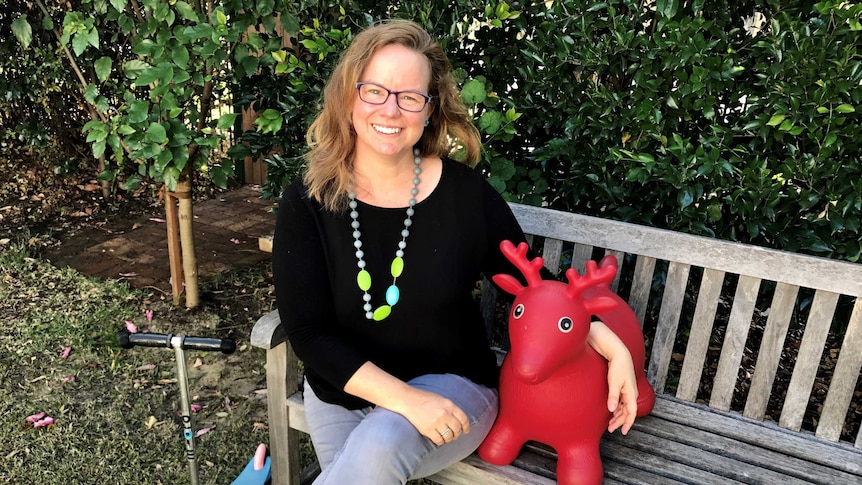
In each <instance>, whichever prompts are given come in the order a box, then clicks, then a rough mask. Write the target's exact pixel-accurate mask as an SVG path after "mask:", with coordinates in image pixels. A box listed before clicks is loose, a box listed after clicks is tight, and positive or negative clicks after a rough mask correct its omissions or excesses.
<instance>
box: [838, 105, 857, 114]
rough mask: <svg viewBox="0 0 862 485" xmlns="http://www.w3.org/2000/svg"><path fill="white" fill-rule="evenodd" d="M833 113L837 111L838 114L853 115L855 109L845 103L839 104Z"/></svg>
mask: <svg viewBox="0 0 862 485" xmlns="http://www.w3.org/2000/svg"><path fill="white" fill-rule="evenodd" d="M835 111H837V112H839V113H845V114H846V113H855V112H856V108H854V107H853V105H850V104H846V103H845V104H839V105H838V106H837V107H836V108H835Z"/></svg>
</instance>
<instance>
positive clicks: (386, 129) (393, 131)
mask: <svg viewBox="0 0 862 485" xmlns="http://www.w3.org/2000/svg"><path fill="white" fill-rule="evenodd" d="M371 126H372V127H373V128H374V131H376V132H378V133H383V134H384V135H394V134H396V133H398V132H400V131H401V128H393V127H390V126H380V125H371Z"/></svg>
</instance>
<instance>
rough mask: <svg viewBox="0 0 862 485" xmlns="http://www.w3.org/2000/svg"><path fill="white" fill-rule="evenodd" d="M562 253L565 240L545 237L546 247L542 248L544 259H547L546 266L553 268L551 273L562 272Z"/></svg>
mask: <svg viewBox="0 0 862 485" xmlns="http://www.w3.org/2000/svg"><path fill="white" fill-rule="evenodd" d="M562 255H563V241H560V240H559V239H550V238H549V239H545V247H544V248H542V259H543V260H544V261H545V267H546V268H548V269H549V270H551V273H554V274H557V273H559V272H560V260H561V259H562Z"/></svg>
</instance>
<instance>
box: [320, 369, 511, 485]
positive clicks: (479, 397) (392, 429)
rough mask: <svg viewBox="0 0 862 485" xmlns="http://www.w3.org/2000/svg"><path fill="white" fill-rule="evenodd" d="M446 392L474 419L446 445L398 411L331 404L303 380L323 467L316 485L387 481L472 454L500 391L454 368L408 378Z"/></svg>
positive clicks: (380, 484) (491, 421)
mask: <svg viewBox="0 0 862 485" xmlns="http://www.w3.org/2000/svg"><path fill="white" fill-rule="evenodd" d="M408 383H409V384H410V385H411V386H414V387H417V388H420V389H424V390H427V391H430V392H434V393H437V394H439V395H441V396H444V397H446V398H448V399H450V400H452V402H454V403H455V404H456V405H457V406H458V407H460V408H461V409H462V410H463V411H464V412H465V413H466V414H467V417H468V418H469V419H470V433H469V434H465V435H461V437H460V438H458V439H457V440H455V441H451V442H449V443H446V444H444V445H442V446H437V445H435V444H434V443H433V442H432V441H431V440H429V439H428V438H426V437H425V436H422V435H421V434H420V433H419V431H417V430H416V428H414V427H413V425H412V424H410V422H409V421H407V419H406V418H404V417H403V416H401V415H400V414H397V413H394V412H392V411H389V410H387V409H383V408H377V407H367V408H363V409H356V410H350V409H345V408H344V407H342V406H338V405H335V404H328V403H325V402H323V401H321V400H320V399H318V398H317V396H316V395H315V394H314V391H313V390H312V389H311V387H310V386H309V385H308V381H306V382H305V386H304V387H305V391H304V393H305V416H306V420H307V422H308V427H309V431H310V433H311V442H312V444H313V445H314V451H315V453H317V459H318V460H319V462H320V467H321V469H322V470H323V472H322V473H321V475H320V476H319V477H318V478H317V480H315V481H314V485H325V484H331V485H345V484H351V485H388V484H393V485H394V484H403V483H406V482H407V481H408V480H413V479H416V478H422V477H427V476H429V475H432V474H434V473H436V472H438V471H440V470H442V469H444V468H446V467H447V466H449V465H451V464H452V463H455V462H457V461H460V460H462V459H464V458H466V457H467V456H469V455H470V454H471V453H473V451H475V450H476V448H478V447H479V444H480V443H482V440H484V439H485V436H486V435H487V434H488V432H489V431H490V430H491V426H492V425H493V424H494V420H495V419H496V418H497V410H498V397H497V391H496V390H494V389H489V388H487V387H485V386H482V385H479V384H475V383H473V382H472V381H470V380H469V379H466V378H464V377H461V376H457V375H452V374H431V375H424V376H420V377H417V378H415V379H413V380H411V381H409V382H408Z"/></svg>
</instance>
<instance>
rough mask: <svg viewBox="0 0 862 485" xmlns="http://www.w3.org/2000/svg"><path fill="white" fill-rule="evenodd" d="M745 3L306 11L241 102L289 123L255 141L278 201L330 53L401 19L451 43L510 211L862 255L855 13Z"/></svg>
mask: <svg viewBox="0 0 862 485" xmlns="http://www.w3.org/2000/svg"><path fill="white" fill-rule="evenodd" d="M645 3H646V4H651V5H652V7H650V6H645V5H644V4H645ZM746 3H750V2H746ZM756 3H757V4H758V5H757V6H752V5H747V6H740V5H738V4H737V3H736V2H729V1H725V2H721V1H718V2H705V1H695V2H686V3H683V2H677V1H668V0H658V1H656V2H633V1H612V2H601V3H596V2H579V1H571V0H565V1H555V2H547V3H544V2H530V4H529V5H524V6H520V5H519V4H517V3H512V4H506V3H503V2H493V1H492V2H491V3H490V4H487V3H481V4H480V3H478V2H471V1H465V0H458V1H452V2H440V1H432V2H429V3H425V4H424V5H418V4H415V3H413V2H408V3H405V4H394V5H392V6H390V7H387V8H385V9H384V8H373V7H370V6H368V5H362V2H342V3H341V4H340V5H335V6H333V7H330V8H327V9H323V10H320V9H304V10H303V9H300V10H298V11H297V21H298V22H299V24H300V25H301V28H300V29H299V32H298V36H297V43H296V44H295V45H296V48H295V49H294V50H293V51H292V52H290V53H289V56H290V58H291V59H294V61H293V64H291V70H289V71H284V70H283V73H282V74H274V72H273V73H264V74H262V75H261V76H259V77H258V78H257V79H255V86H256V87H255V91H254V96H251V97H249V98H247V99H246V101H249V100H251V99H257V100H258V103H259V104H258V106H262V107H263V108H272V109H274V110H276V111H277V112H279V113H280V114H281V115H282V116H281V117H280V118H283V120H284V123H283V125H282V128H281V129H280V130H277V131H276V132H275V134H274V136H271V137H270V138H268V139H264V140H262V139H261V135H260V133H257V134H254V135H252V138H255V140H256V143H255V146H256V147H257V148H258V149H259V153H266V150H268V149H269V148H271V146H272V145H278V146H279V150H280V151H281V152H282V155H281V156H280V157H277V158H274V159H271V160H270V162H271V165H272V168H271V172H270V179H271V180H270V184H271V186H270V189H275V190H273V192H277V187H278V186H279V185H280V184H281V183H282V182H283V181H284V178H286V177H287V178H289V177H292V176H294V175H295V173H296V170H297V168H298V166H299V164H300V163H301V159H300V158H299V157H300V156H301V154H302V153H303V151H304V129H305V126H307V123H308V120H309V119H310V118H311V117H312V116H313V115H314V112H315V110H316V109H317V102H318V101H319V92H320V89H321V83H322V82H323V80H324V79H325V77H326V74H327V73H328V72H329V70H330V69H331V67H332V65H333V62H334V61H335V60H336V58H337V54H338V52H340V51H341V49H343V47H344V46H345V45H346V44H347V43H348V42H349V40H350V38H351V36H352V34H353V33H355V32H356V31H358V29H360V28H361V27H362V26H364V25H366V24H367V23H369V22H372V21H374V20H377V19H381V18H385V17H387V16H398V17H406V18H411V19H414V20H417V21H419V22H421V23H423V24H424V25H425V26H426V27H427V28H428V29H429V30H431V31H432V32H433V33H434V34H435V35H438V36H440V38H442V41H443V43H444V44H445V45H446V48H447V50H448V52H449V53H450V55H451V58H452V61H453V64H454V65H455V66H456V67H457V68H458V69H459V72H460V73H461V75H462V76H461V77H462V79H463V93H464V94H463V95H464V99H465V101H467V102H468V104H470V105H473V106H475V108H476V119H477V125H478V126H479V127H480V129H481V131H482V133H483V136H484V138H485V147H486V151H485V153H484V157H483V162H482V165H481V168H482V170H484V171H485V172H486V173H487V174H488V176H489V178H490V180H491V182H492V184H494V185H495V186H496V187H497V188H498V189H499V190H500V191H501V192H504V193H505V194H506V196H507V197H508V198H509V199H510V200H518V201H522V202H526V203H530V204H536V205H548V206H551V207H556V208H561V209H565V210H574V211H578V212H582V213H585V214H591V215H599V216H602V217H608V218H613V219H620V220H627V221H633V222H637V223H643V224H648V225H653V226H659V227H666V228H671V229H676V230H682V231H685V232H690V233H695V234H705V235H710V236H716V237H721V238H724V239H730V240H736V241H742V242H749V243H755V244H760V245H766V246H772V247H777V248H782V249H787V250H794V251H802V252H809V253H817V254H820V255H828V256H831V257H835V258H841V259H847V260H850V261H858V260H859V257H860V239H862V237H860V229H859V225H860V219H862V161H860V158H862V156H861V155H860V140H862V127H860V111H862V84H860V83H862V54H860V52H862V50H860V47H862V45H860V44H862V41H860V30H862V25H860V16H862V5H860V4H858V3H841V2H821V3H817V4H812V3H811V2H794V5H793V6H788V5H783V6H779V2H775V1H771V2H756ZM782 3H785V4H786V3H787V2H782ZM440 12H445V13H442V14H441V13H440ZM465 18H466V19H474V20H471V21H470V22H463V21H461V20H460V19H465ZM468 27H472V31H471V32H470V35H469V36H468V35H466V34H467V29H468ZM267 86H269V88H268V87H267ZM267 90H269V91H270V92H271V94H270V95H268V96H267V95H265V94H266V92H267ZM260 95H264V96H263V97H262V98H260V97H259V96H260ZM262 125H264V126H265V125H266V123H265V122H264V123H262ZM240 151H241V152H243V153H241V154H243V155H244V154H247V153H246V152H244V151H243V150H240Z"/></svg>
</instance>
